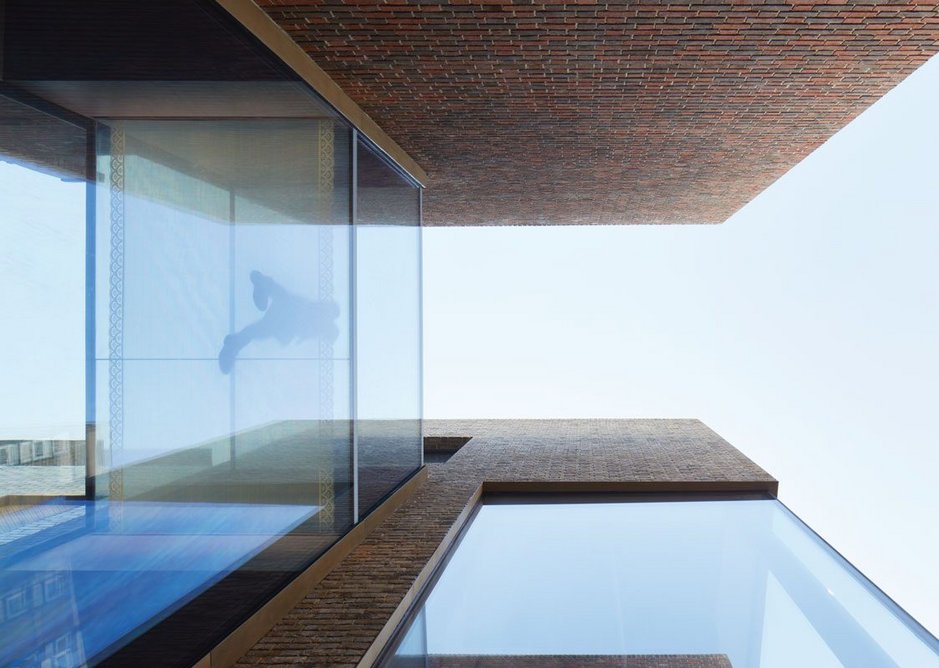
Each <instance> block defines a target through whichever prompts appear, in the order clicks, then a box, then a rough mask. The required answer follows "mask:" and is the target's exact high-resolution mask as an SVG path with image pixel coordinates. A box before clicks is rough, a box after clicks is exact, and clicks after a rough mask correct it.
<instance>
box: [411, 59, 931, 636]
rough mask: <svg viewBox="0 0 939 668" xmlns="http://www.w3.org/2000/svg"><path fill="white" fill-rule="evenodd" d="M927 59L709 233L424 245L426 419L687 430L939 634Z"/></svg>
mask: <svg viewBox="0 0 939 668" xmlns="http://www.w3.org/2000/svg"><path fill="white" fill-rule="evenodd" d="M937 119H939V57H936V58H933V59H932V60H930V61H929V62H928V63H926V64H925V65H923V66H922V67H921V68H920V69H919V70H917V71H916V72H914V73H913V74H912V75H911V76H910V77H909V78H908V79H907V80H906V81H904V82H903V83H901V84H900V85H899V86H898V87H897V88H895V89H894V90H893V91H891V92H890V93H888V94H887V95H886V96H885V97H884V98H883V99H881V100H880V101H879V102H877V103H876V104H874V105H873V106H872V107H871V108H870V109H868V110H867V111H865V112H864V113H863V114H862V115H861V116H859V117H858V118H857V119H855V120H854V121H853V122H852V123H850V124H849V125H848V126H847V127H846V128H844V129H843V130H842V131H841V132H839V133H838V134H836V135H835V136H834V137H832V138H831V139H830V140H829V141H828V142H826V143H825V144H824V145H823V146H821V147H820V148H819V149H818V150H816V151H815V152H814V153H812V154H811V155H810V156H808V157H807V158H806V159H805V160H803V161H802V162H801V163H800V164H798V165H797V166H795V167H794V168H793V169H792V170H790V171H789V172H788V173H787V174H786V175H785V176H783V177H782V178H781V179H779V181H777V182H776V183H775V184H773V185H772V186H771V187H770V188H768V189H767V190H766V191H764V192H763V193H762V194H760V195H759V196H758V197H756V198H755V199H754V200H753V201H752V202H750V203H749V204H748V205H746V206H745V207H743V208H742V209H741V210H740V211H738V212H737V213H736V214H734V215H733V216H732V217H731V218H730V219H728V220H727V221H726V222H725V223H723V224H722V225H713V226H705V225H702V226H620V227H491V228H426V229H425V230H424V370H425V387H424V396H425V417H427V418H565V417H624V418H629V417H657V418H666V417H682V418H684V417H694V418H699V419H701V420H702V421H703V422H705V423H706V424H707V425H708V426H709V427H711V428H712V429H713V430H715V431H716V432H717V433H719V434H720V435H721V436H723V437H724V438H726V439H727V440H728V441H729V442H730V443H731V444H732V445H734V446H735V447H737V448H738V449H739V450H741V451H742V452H743V453H745V454H746V455H748V456H749V457H750V458H751V459H753V460H754V461H756V462H757V463H758V464H760V465H761V466H762V467H763V468H765V469H766V470H768V471H769V472H770V473H771V474H773V475H774V476H775V477H776V478H777V479H778V480H779V481H780V490H779V497H780V499H781V500H782V501H783V502H784V503H786V504H787V505H788V506H789V507H790V508H791V509H792V510H793V511H795V512H796V514H798V515H799V516H800V517H802V518H803V519H804V520H805V521H806V522H808V524H809V525H811V526H812V527H813V528H814V529H815V530H816V531H817V532H818V533H819V534H820V535H821V536H822V537H823V538H825V539H826V540H827V541H828V542H830V543H831V544H832V545H833V546H834V547H835V548H836V549H837V550H839V551H840V552H841V553H842V554H843V555H844V556H845V557H846V558H847V559H849V560H850V561H851V562H852V563H854V564H855V565H856V566H857V567H858V568H860V570H861V571H862V572H864V573H865V574H866V575H868V577H870V578H871V579H872V580H873V581H874V582H875V583H876V584H877V585H878V586H880V587H881V588H882V589H883V590H884V591H885V592H886V593H887V594H888V595H890V596H891V597H893V598H894V599H895V600H896V601H897V602H898V603H899V604H900V605H901V606H903V607H904V608H906V609H907V610H908V611H909V612H910V613H911V614H912V615H913V616H914V617H916V618H917V619H918V620H919V621H920V622H921V623H922V624H923V625H924V626H926V627H927V628H928V629H930V630H931V631H932V633H933V634H937V635H939V537H937V534H939V531H937V526H936V525H937V518H939V485H937V484H936V481H935V477H934V476H935V472H936V471H937V470H939V449H937V429H936V425H937V421H936V418H937V417H939V411H937V399H939V346H937V343H939V157H937V156H939V122H937Z"/></svg>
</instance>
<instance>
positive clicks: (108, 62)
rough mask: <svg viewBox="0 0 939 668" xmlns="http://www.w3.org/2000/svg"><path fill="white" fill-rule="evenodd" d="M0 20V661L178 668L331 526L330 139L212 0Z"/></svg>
mask: <svg viewBox="0 0 939 668" xmlns="http://www.w3.org/2000/svg"><path fill="white" fill-rule="evenodd" d="M0 5H2V6H0V13H2V14H3V18H4V20H3V21H2V22H0V51H2V54H0V55H2V57H0V67H2V72H0V93H2V96H0V201H2V202H3V207H2V208H0V249H2V251H3V252H2V253H0V279H3V281H4V284H5V286H6V287H5V288H4V290H2V291H0V295H2V296H0V299H2V306H3V310H4V313H6V314H8V315H9V316H10V321H11V322H15V323H17V326H16V327H12V328H11V327H4V328H3V331H2V332H0V365H2V366H0V369H2V372H3V376H4V378H5V379H6V381H7V382H5V383H4V384H3V386H2V388H0V497H2V498H0V665H7V664H11V663H13V664H24V665H33V664H35V665H49V664H53V665H65V666H71V665H82V664H84V663H86V662H92V663H93V662H95V661H97V660H98V659H101V658H103V657H105V656H112V658H113V659H114V661H115V662H117V663H121V664H122V665H141V664H142V663H159V664H161V665H184V664H189V665H192V664H193V663H195V661H197V660H198V659H200V658H201V657H202V656H204V655H205V653H206V652H208V651H209V649H211V648H212V647H213V646H214V645H215V644H217V643H218V642H219V641H220V640H221V639H222V638H224V636H225V635H226V634H227V633H229V632H230V631H231V630H233V628H234V627H235V626H236V625H237V624H239V623H240V622H242V621H243V620H244V619H245V618H246V617H247V616H248V615H250V614H251V613H253V612H254V611H255V610H256V609H257V608H258V607H259V606H260V605H262V604H263V603H264V602H266V601H267V600H268V599H269V598H270V597H271V595H273V594H274V593H275V592H276V591H277V590H278V589H280V588H281V587H282V586H283V585H284V584H285V583H286V582H287V581H289V580H290V579H291V578H292V577H293V576H295V575H296V574H297V573H298V572H300V571H301V570H302V569H304V568H305V567H306V566H308V565H309V564H310V563H311V562H312V561H313V560H314V559H315V558H316V557H317V556H319V555H320V554H322V552H323V551H324V550H325V549H327V548H328V547H329V546H330V545H332V544H333V543H334V542H335V541H336V540H337V539H338V538H339V537H340V536H342V535H343V534H344V533H345V532H346V531H347V530H348V529H349V528H350V527H351V526H352V524H353V520H354V498H353V493H352V492H353V474H354V467H353V449H352V446H353V442H352V404H353V402H352V396H353V394H352V393H353V378H352V372H353V364H352V345H351V340H352V322H353V318H352V315H353V314H352V294H351V291H352V262H351V258H352V250H353V248H352V243H353V239H352V227H351V225H350V222H351V208H352V207H351V190H352V182H351V176H352V174H351V171H352V170H351V165H352V150H351V149H352V141H351V131H350V130H349V129H348V127H347V126H346V125H345V124H344V123H343V122H342V121H340V120H338V118H337V117H336V115H335V113H334V112H332V111H331V110H330V109H328V108H327V107H326V106H325V105H324V104H323V103H322V102H321V101H320V100H318V99H317V98H315V97H314V96H313V95H311V94H310V92H309V91H308V90H307V89H306V88H305V87H304V86H303V85H302V84H301V83H299V82H298V81H297V79H296V77H295V75H293V74H292V73H289V72H287V70H286V69H285V68H284V67H283V66H281V65H280V64H278V63H276V62H273V61H272V60H271V59H270V57H269V54H267V53H266V52H265V51H264V49H263V48H261V47H259V46H258V45H257V44H256V43H254V42H253V41H252V40H250V39H248V38H247V37H246V36H245V33H244V31H243V30H242V29H241V28H240V26H237V25H233V24H232V22H231V20H230V18H229V17H227V15H226V13H225V12H224V10H221V9H220V8H218V7H216V6H215V5H214V3H203V2H193V1H190V0H167V2H166V3H160V6H159V7H156V6H152V5H148V4H147V3H115V2H111V1H106V2H105V1H98V0H90V1H89V2H84V3H73V2H68V1H64V0H30V1H28V2H27V1H25V0H5V1H4V0H0ZM89 181H90V182H89ZM86 239H87V242H86ZM86 256H87V260H86ZM86 300H88V305H89V307H88V308H87V309H86V308H85V304H86ZM11 378H15V379H16V382H9V379H11ZM86 423H87V425H86ZM86 429H87V430H88V433H89V434H92V435H93V438H91V443H92V447H90V448H86V446H85V434H86ZM11 445H12V446H13V447H7V446H11ZM86 451H87V452H86ZM4 457H5V458H6V459H4ZM14 459H15V461H14ZM86 460H87V465H86ZM39 464H42V466H40V465H39ZM50 464H51V465H50ZM13 469H15V470H13ZM40 469H42V470H41V471H40ZM86 490H87V492H88V493H87V494H86ZM13 493H15V494H16V495H17V497H18V498H17V499H16V504H15V505H13V504H11V503H10V499H9V498H8V497H9V495H10V494H13ZM40 495H45V496H51V497H58V498H55V499H53V500H49V501H46V502H44V503H37V502H38V501H39V500H40ZM64 495H70V496H77V497H78V498H73V499H68V500H66V499H63V498H61V497H62V496H64ZM288 534H289V535H288ZM171 613H173V614H172V617H169V615H170V614H171ZM145 631H149V633H147V638H148V639H149V640H147V642H149V645H148V646H147V648H146V650H141V649H139V647H140V646H141V645H140V643H134V642H131V641H133V640H134V639H135V638H137V637H138V636H140V635H141V634H142V633H143V632H145ZM135 648H137V649H135ZM135 652H136V654H135ZM142 656H143V657H144V658H141V657H142Z"/></svg>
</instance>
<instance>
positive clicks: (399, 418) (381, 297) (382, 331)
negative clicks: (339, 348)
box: [355, 141, 423, 517]
mask: <svg viewBox="0 0 939 668" xmlns="http://www.w3.org/2000/svg"><path fill="white" fill-rule="evenodd" d="M357 167H358V172H357V175H356V178H357V186H358V188H357V193H356V204H357V206H356V225H355V257H356V286H355V296H356V341H355V346H356V358H357V362H356V376H357V377H356V381H357V382H356V418H357V420H356V449H357V454H358V490H359V494H358V502H359V515H360V517H361V516H364V515H365V514H366V513H367V512H368V511H369V510H371V509H372V508H374V507H375V506H376V505H378V504H379V503H380V502H381V500H382V499H383V498H384V497H385V496H386V495H387V494H389V493H390V492H391V491H392V490H394V488H395V487H396V486H397V485H398V484H399V483H400V481H401V480H402V479H404V478H405V477H407V476H408V475H410V474H411V473H413V472H414V471H416V470H417V469H418V467H420V465H421V452H422V449H423V448H422V441H421V414H422V408H423V407H422V395H421V301H420V299H421V246H420V243H421V236H420V235H421V230H420V192H419V191H418V189H417V188H415V187H414V185H413V184H412V183H411V182H410V181H408V180H407V179H405V178H404V177H403V176H401V175H400V174H399V173H398V172H397V171H396V170H394V169H393V168H392V167H391V166H390V165H388V164H387V163H386V162H384V160H382V159H381V158H380V157H379V156H378V155H377V154H375V153H374V152H373V151H372V150H371V149H370V148H369V147H368V146H367V145H366V144H365V143H364V142H361V141H360V142H359V144H358V152H357Z"/></svg>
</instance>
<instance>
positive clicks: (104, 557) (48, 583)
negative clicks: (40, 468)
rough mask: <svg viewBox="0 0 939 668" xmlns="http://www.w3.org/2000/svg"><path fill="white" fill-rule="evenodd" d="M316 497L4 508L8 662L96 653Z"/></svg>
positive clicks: (261, 541) (263, 540)
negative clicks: (284, 501) (289, 501)
mask: <svg viewBox="0 0 939 668" xmlns="http://www.w3.org/2000/svg"><path fill="white" fill-rule="evenodd" d="M317 510H318V508H317V507H316V506H302V505H274V504H269V505H249V504H213V503H162V502H129V501H128V502H123V503H108V502H106V501H98V502H94V503H90V502H85V501H55V502H50V503H46V504H42V505H39V506H31V507H28V508H22V509H18V510H14V511H12V512H9V511H8V512H5V513H3V514H2V515H0V518H2V520H3V522H2V523H0V665H4V666H5V665H37V666H40V665H42V666H45V665H50V666H73V665H82V664H85V663H87V662H90V661H94V660H96V659H100V658H102V657H104V656H106V655H107V654H109V653H110V652H111V651H112V650H114V649H116V648H117V647H119V646H121V645H123V644H125V643H126V642H127V641H128V640H130V639H131V638H133V637H135V636H137V635H139V634H140V633H142V632H143V631H145V630H146V629H147V628H150V627H151V626H153V625H154V624H155V623H156V622H158V621H159V620H161V619H163V618H165V617H166V616H167V615H168V614H170V613H171V612H173V611H174V610H176V609H178V608H179V607H180V606H182V605H183V604H184V603H186V602H187V601H189V600H191V599H192V598H193V597H195V596H196V595H197V594H199V593H200V592H202V591H204V590H205V589H206V588H208V587H209V586H211V585H212V584H213V583H215V582H217V581H218V580H220V579H221V578H222V577H224V576H225V575H226V574H228V573H230V572H232V571H233V570H235V569H236V568H238V567H239V566H240V565H241V564H243V563H244V562H245V561H247V560H248V559H249V558H251V557H252V556H254V555H255V554H257V553H258V552H260V551H261V550H262V549H264V548H265V547H267V546H268V545H270V544H271V543H272V542H273V541H274V540H275V539H277V538H279V537H281V536H282V535H283V534H285V533H287V532H288V531H290V530H291V529H292V528H294V527H295V526H297V525H298V524H300V523H301V522H303V521H304V520H306V519H308V518H310V517H311V516H313V515H314V514H315V513H316V512H317Z"/></svg>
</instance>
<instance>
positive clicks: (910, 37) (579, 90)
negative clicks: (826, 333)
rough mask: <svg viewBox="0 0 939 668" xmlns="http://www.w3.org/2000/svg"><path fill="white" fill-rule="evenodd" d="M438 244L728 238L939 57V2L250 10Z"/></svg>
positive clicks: (493, 0)
mask: <svg viewBox="0 0 939 668" xmlns="http://www.w3.org/2000/svg"><path fill="white" fill-rule="evenodd" d="M259 4H260V5H262V6H263V7H264V8H265V9H266V10H267V11H268V13H269V14H270V16H271V17H273V18H274V19H275V20H276V21H277V22H278V23H280V25H281V26H282V27H283V28H284V29H285V30H286V31H287V32H288V33H289V34H290V35H291V36H293V38H294V39H295V40H296V41H297V42H298V43H300V44H301V45H302V46H303V48H304V49H306V50H307V52H308V53H309V54H310V55H311V56H312V58H313V59H314V60H315V61H316V62H317V63H318V64H319V65H320V66H322V67H323V68H324V69H325V70H326V71H327V72H328V73H329V74H330V75H331V76H332V77H333V78H334V79H335V80H336V81H337V82H338V83H339V84H340V85H341V86H342V87H343V88H344V89H345V91H346V92H347V93H348V94H349V95H350V96H351V97H352V98H353V99H354V100H355V101H356V102H358V103H359V105H361V106H362V107H363V108H364V109H365V111H366V112H368V113H369V114H370V115H371V116H372V118H374V119H375V120H376V121H377V122H378V123H379V125H381V126H382V127H383V128H384V129H385V130H386V131H387V132H388V133H389V134H390V135H391V136H392V137H393V138H394V139H395V140H397V141H398V143H400V144H401V145H402V147H403V148H404V149H405V150H406V151H408V152H409V153H410V154H411V156H412V157H414V158H415V159H416V160H417V161H418V162H419V163H420V164H421V166H422V167H424V169H425V170H426V171H427V172H428V175H429V178H430V183H429V190H428V191H427V193H426V197H425V206H424V213H425V222H426V223H427V224H429V225H470V224H472V225H479V224H572V223H597V224H601V223H602V224H619V223H719V222H722V221H723V220H725V219H726V218H727V217H728V216H729V215H730V214H732V213H733V212H734V211H735V210H736V209H738V208H739V207H741V206H742V205H743V204H745V203H747V202H748V201H749V200H750V199H752V198H753V197H754V196H755V195H757V194H758V193H759V192H760V191H761V190H763V189H764V188H766V187H767V186H768V185H770V184H771V183H772V182H773V181H774V180H776V179H777V178H778V177H779V176H781V175H782V174H783V173H784V172H785V171H787V170H788V169H789V168H790V167H792V166H793V165H794V164H796V163H797V162H798V161H799V160H800V159H802V158H803V157H805V156H806V155H807V154H808V153H809V152H811V151H812V150H813V149H814V148H816V147H817V146H818V145H820V144H821V143H822V142H824V141H825V140H826V139H828V138H829V137H830V136H831V135H832V134H834V133H835V132H836V131H837V130H839V129H840V128H841V127H843V126H844V125H845V124H846V123H848V122H849V121H850V120H851V119H852V118H854V117H855V116H856V115H857V114H858V113H860V112H861V111H863V110H864V109H865V108H866V107H868V106H869V105H870V104H871V103H873V102H874V101H876V100H877V99H878V98H880V97H881V96H882V95H884V93H886V92H887V91H888V90H889V89H890V88H891V87H893V86H894V85H895V84H897V83H899V82H900V81H901V80H902V79H903V78H904V77H905V76H907V75H908V74H909V73H910V72H912V71H913V70H914V69H915V68H916V67H917V66H919V65H920V64H922V63H923V62H925V60H926V59H927V58H928V57H929V56H930V55H932V54H934V53H936V52H937V50H939V5H937V3H935V2H890V3H887V2H874V1H871V0H860V1H856V0H852V1H851V2H848V1H847V0H828V2H773V1H772V0H769V1H764V2H723V3H721V2H712V1H698V2H694V1H688V0H685V1H683V2H674V3H664V2H596V1H594V0H578V1H573V2H555V1H552V0H536V1H534V2H531V1H512V0H486V1H485V2H474V1H471V0H451V1H450V2H445V1H417V0H386V1H379V0H301V1H298V0H260V1H259Z"/></svg>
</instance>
